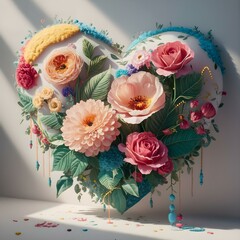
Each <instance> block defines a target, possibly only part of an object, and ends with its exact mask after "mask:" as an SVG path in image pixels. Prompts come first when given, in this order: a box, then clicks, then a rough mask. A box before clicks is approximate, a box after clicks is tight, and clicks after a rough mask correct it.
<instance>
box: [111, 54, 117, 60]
mask: <svg viewBox="0 0 240 240" xmlns="http://www.w3.org/2000/svg"><path fill="white" fill-rule="evenodd" d="M111 58H112V59H114V60H118V59H119V57H118V56H116V55H114V54H111Z"/></svg>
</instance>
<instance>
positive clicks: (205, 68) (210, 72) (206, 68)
mask: <svg viewBox="0 0 240 240" xmlns="http://www.w3.org/2000/svg"><path fill="white" fill-rule="evenodd" d="M206 70H207V71H208V73H209V77H210V79H211V80H213V75H212V71H211V70H210V68H209V67H208V66H205V67H204V68H203V69H202V71H201V75H203V74H204V73H205V71H206Z"/></svg>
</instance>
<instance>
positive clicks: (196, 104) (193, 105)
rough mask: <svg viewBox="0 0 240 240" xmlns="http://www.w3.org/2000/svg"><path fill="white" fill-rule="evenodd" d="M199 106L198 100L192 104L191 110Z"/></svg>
mask: <svg viewBox="0 0 240 240" xmlns="http://www.w3.org/2000/svg"><path fill="white" fill-rule="evenodd" d="M198 104H199V102H198V100H192V101H191V102H190V108H195V107H197V106H198Z"/></svg>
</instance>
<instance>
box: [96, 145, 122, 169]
mask: <svg viewBox="0 0 240 240" xmlns="http://www.w3.org/2000/svg"><path fill="white" fill-rule="evenodd" d="M123 159H124V156H123V155H122V153H121V152H120V151H119V150H118V148H117V147H116V146H112V147H111V148H110V150H109V151H107V152H102V153H100V156H99V167H100V171H104V170H105V171H112V170H114V169H117V168H120V167H121V166H122V164H123Z"/></svg>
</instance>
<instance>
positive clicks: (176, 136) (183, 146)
mask: <svg viewBox="0 0 240 240" xmlns="http://www.w3.org/2000/svg"><path fill="white" fill-rule="evenodd" d="M202 138H203V136H202V135H199V134H197V133H196V132H195V130H194V129H191V128H190V129H187V130H178V131H177V132H176V133H173V134H172V135H169V136H165V137H164V138H163V139H162V141H163V143H164V144H165V145H166V146H167V148H168V155H169V157H170V158H179V157H182V156H184V155H186V154H189V153H191V152H192V151H193V150H194V149H195V147H197V145H199V144H200V142H201V140H202Z"/></svg>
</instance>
